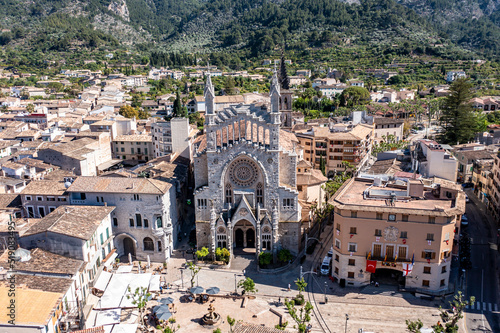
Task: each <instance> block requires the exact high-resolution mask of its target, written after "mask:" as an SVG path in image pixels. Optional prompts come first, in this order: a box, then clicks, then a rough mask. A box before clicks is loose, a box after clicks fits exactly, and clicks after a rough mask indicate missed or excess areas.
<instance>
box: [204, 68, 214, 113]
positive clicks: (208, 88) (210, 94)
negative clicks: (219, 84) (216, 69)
mask: <svg viewBox="0 0 500 333" xmlns="http://www.w3.org/2000/svg"><path fill="white" fill-rule="evenodd" d="M203 96H204V97H205V114H215V92H214V86H213V84H212V78H211V77H210V65H208V71H207V82H205V91H204V92H203Z"/></svg>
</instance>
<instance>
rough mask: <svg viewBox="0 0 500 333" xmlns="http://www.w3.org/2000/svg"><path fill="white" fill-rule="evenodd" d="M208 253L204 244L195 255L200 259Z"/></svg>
mask: <svg viewBox="0 0 500 333" xmlns="http://www.w3.org/2000/svg"><path fill="white" fill-rule="evenodd" d="M208 254H209V251H208V249H207V248H206V247H205V246H204V247H202V248H201V250H198V251H196V257H198V259H200V260H201V259H203V258H205V257H206V256H208Z"/></svg>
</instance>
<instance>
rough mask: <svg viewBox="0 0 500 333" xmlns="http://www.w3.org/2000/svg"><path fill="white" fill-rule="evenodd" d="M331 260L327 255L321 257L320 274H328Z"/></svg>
mask: <svg viewBox="0 0 500 333" xmlns="http://www.w3.org/2000/svg"><path fill="white" fill-rule="evenodd" d="M331 262H332V259H331V258H329V257H328V256H325V257H324V258H323V263H322V264H321V275H328V273H329V272H330V263H331Z"/></svg>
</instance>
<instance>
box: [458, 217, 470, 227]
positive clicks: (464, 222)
mask: <svg viewBox="0 0 500 333" xmlns="http://www.w3.org/2000/svg"><path fill="white" fill-rule="evenodd" d="M460 224H461V225H463V226H464V227H465V226H468V225H469V219H468V218H467V215H465V214H464V215H462V221H461V222H460Z"/></svg>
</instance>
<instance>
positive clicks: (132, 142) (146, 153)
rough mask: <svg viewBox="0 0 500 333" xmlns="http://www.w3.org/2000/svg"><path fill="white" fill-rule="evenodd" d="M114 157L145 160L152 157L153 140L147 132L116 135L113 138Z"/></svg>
mask: <svg viewBox="0 0 500 333" xmlns="http://www.w3.org/2000/svg"><path fill="white" fill-rule="evenodd" d="M112 150H113V157H114V158H116V159H122V160H129V161H138V162H147V161H149V160H151V159H153V158H154V157H153V156H154V155H153V142H152V140H151V135H149V134H133V135H118V136H117V137H116V138H115V139H114V140H113V148H112Z"/></svg>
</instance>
